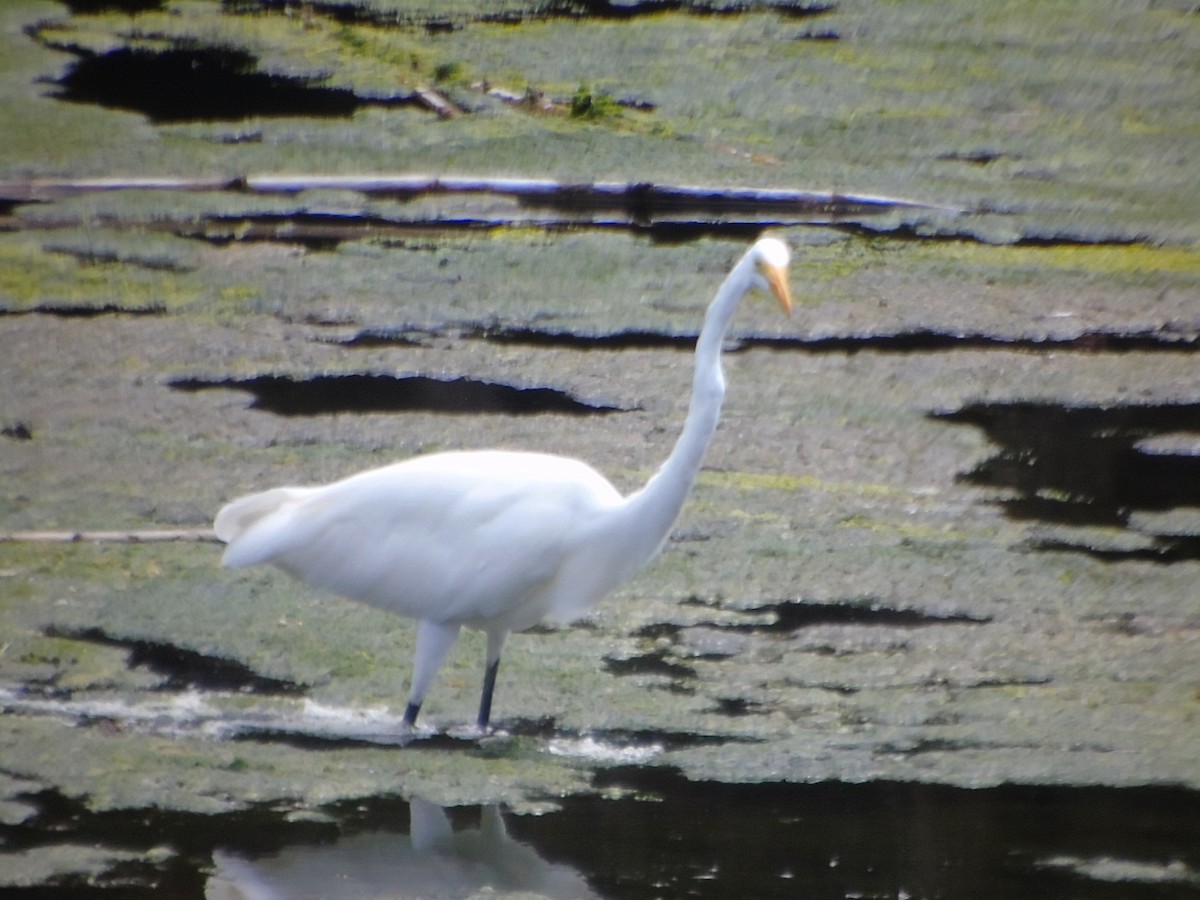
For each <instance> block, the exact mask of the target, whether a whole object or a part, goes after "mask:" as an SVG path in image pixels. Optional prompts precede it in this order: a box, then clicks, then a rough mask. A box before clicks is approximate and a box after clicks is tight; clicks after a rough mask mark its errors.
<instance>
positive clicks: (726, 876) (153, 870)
mask: <svg viewBox="0 0 1200 900" xmlns="http://www.w3.org/2000/svg"><path fill="white" fill-rule="evenodd" d="M398 752H404V751H398ZM595 787H596V789H597V793H596V794H593V795H589V796H579V797H571V798H567V799H566V800H564V801H562V803H561V806H560V808H559V809H558V810H557V811H554V812H549V813H546V814H543V815H540V816H518V815H513V814H510V813H507V812H504V811H501V810H500V809H498V808H496V807H482V808H481V807H464V808H452V809H442V808H440V807H437V806H435V805H434V804H432V803H429V802H427V801H424V800H422V799H420V798H413V799H412V801H411V802H407V801H405V800H403V799H401V798H398V797H377V798H368V799H363V800H356V801H353V802H346V803H342V804H339V805H335V806H331V807H328V808H325V809H322V810H321V811H320V814H319V815H310V816H300V817H297V816H290V815H288V811H287V810H281V809H272V808H255V809H251V810H248V811H244V812H240V813H231V814H225V815H218V816H201V815H194V814H179V813H169V812H163V811H158V810H131V811H118V812H107V813H91V812H89V811H88V810H87V809H86V808H85V807H84V805H83V804H82V803H80V802H78V801H75V800H71V799H68V798H66V797H63V796H62V795H59V794H56V793H53V792H43V793H39V794H35V795H32V796H29V797H26V798H25V799H26V800H27V801H28V802H30V803H32V804H33V806H35V807H36V810H37V812H36V813H35V814H34V815H33V816H32V817H31V818H29V819H28V820H26V821H25V822H23V823H21V824H19V825H11V824H9V825H4V826H0V836H2V837H3V842H4V847H5V851H6V852H8V853H19V852H22V851H28V850H35V849H37V848H42V847H49V846H53V845H56V844H60V843H62V842H63V841H64V840H69V841H71V842H72V843H76V842H78V843H81V844H85V845H93V846H95V847H97V848H103V849H105V850H108V851H110V852H112V853H113V854H114V856H117V855H123V857H124V861H122V862H117V863H115V864H114V865H113V867H112V868H111V869H110V870H109V871H107V872H105V873H103V874H100V875H94V874H93V875H92V876H91V877H90V878H86V879H85V878H83V877H74V878H73V877H71V876H63V877H60V878H59V879H58V880H57V881H56V882H55V883H53V884H43V885H41V886H38V887H32V886H31V887H29V888H28V889H26V890H19V889H14V890H13V891H10V892H6V893H5V896H13V897H40V896H49V895H50V893H52V892H53V891H55V890H59V891H61V890H64V889H71V890H72V891H73V894H72V895H73V896H79V897H114V896H118V897H130V898H134V897H150V896H172V897H179V898H189V897H208V898H218V897H222V898H227V897H247V896H254V897H280V898H283V897H287V898H302V897H377V896H397V895H401V894H402V895H403V896H445V897H454V896H470V895H474V894H475V893H477V892H479V891H496V892H500V893H501V894H504V893H507V892H525V893H527V894H535V895H537V896H543V897H552V898H584V897H607V898H630V900H633V898H638V900H640V898H651V897H682V896H687V897H700V898H733V897H738V898H741V897H758V898H774V897H780V898H784V897H786V898H795V897H802V898H814V897H837V898H844V897H901V896H908V897H956V898H992V897H1035V896H1036V897H1041V898H1056V897H1064V898H1066V897H1081V896H1087V897H1089V898H1132V900H1138V898H1185V897H1196V896H1200V794H1197V793H1196V792H1193V791H1186V790H1182V789H1176V788H1170V787H1143V788H1130V789H1119V788H1099V787H1016V786H1003V787H996V788H990V789H977V790H967V789H961V788H951V787H939V786H931V785H920V784H898V783H889V782H876V783H869V784H841V783H826V784H812V785H799V784H782V783H776V784H747V785H731V784H717V783H703V782H702V783H696V782H689V781H687V780H685V779H684V778H682V777H681V776H679V775H678V774H676V773H675V772H674V771H673V770H670V769H661V768H642V767H630V766H620V767H615V768H610V769H606V770H603V771H601V772H600V773H599V774H598V775H597V776H596V780H595ZM151 851H154V853H151ZM139 852H142V853H145V854H146V860H145V861H141V862H137V861H130V859H129V858H130V856H133V855H136V854H137V853H139Z"/></svg>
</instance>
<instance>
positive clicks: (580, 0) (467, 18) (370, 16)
mask: <svg viewBox="0 0 1200 900" xmlns="http://www.w3.org/2000/svg"><path fill="white" fill-rule="evenodd" d="M97 2H100V0H97ZM123 2H137V0H123ZM144 2H149V0H144ZM505 6H506V7H507V8H504V9H500V10H499V11H496V12H480V13H474V14H472V13H468V12H463V13H460V14H457V15H445V14H440V13H426V14H421V15H414V14H412V13H407V12H403V11H400V10H383V9H379V8H377V7H376V6H373V5H371V4H369V3H365V2H362V0H345V2H340V3H339V2H333V0H324V2H322V0H315V2H310V3H307V4H306V8H307V9H309V10H311V11H312V12H313V13H314V14H317V15H321V16H324V17H326V18H329V19H332V20H334V21H335V22H340V23H341V24H344V25H376V26H381V27H395V26H405V27H421V28H424V29H425V30H426V31H427V32H429V33H430V34H439V33H443V32H448V31H453V30H456V29H459V28H463V27H465V26H466V25H467V24H470V23H481V24H494V25H520V24H522V23H525V22H538V21H546V20H549V19H573V20H585V19H596V20H608V21H614V22H623V21H629V20H631V19H636V18H641V17H645V16H655V15H660V14H662V13H669V12H682V13H691V14H693V15H703V16H715V15H721V16H736V15H744V14H746V13H752V12H770V13H775V14H776V15H779V16H783V17H784V18H791V19H801V18H808V17H811V16H818V15H822V14H824V13H827V12H831V11H832V10H834V9H836V8H837V4H836V3H822V2H802V0H774V2H770V0H768V2H763V0H757V2H755V0H631V2H621V0H617V2H613V0H542V2H537V0H534V2H529V3H526V4H524V6H523V7H522V6H520V5H517V4H511V5H509V4H505ZM225 8H226V9H228V10H230V11H232V12H244V13H249V14H254V13H261V12H262V10H264V9H268V10H279V11H287V10H290V9H291V3H290V0H225Z"/></svg>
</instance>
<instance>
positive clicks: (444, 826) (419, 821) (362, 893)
mask: <svg viewBox="0 0 1200 900" xmlns="http://www.w3.org/2000/svg"><path fill="white" fill-rule="evenodd" d="M409 810H410V813H409V814H410V825H409V833H408V834H407V835H404V834H401V833H398V832H393V831H374V832H367V833H363V834H357V835H353V836H350V837H346V838H344V839H342V840H339V841H337V842H336V843H334V844H332V845H329V846H317V847H314V846H311V845H303V846H294V847H290V848H287V849H284V850H282V851H280V852H279V853H277V854H275V855H273V856H270V857H263V858H257V859H248V858H244V857H241V856H238V855H236V854H234V853H229V852H225V851H222V850H217V851H215V852H214V853H213V868H214V871H213V874H212V875H211V876H210V877H209V880H208V884H207V886H206V889H205V893H204V895H205V897H206V898H207V900H304V898H318V897H320V898H330V900H333V898H351V897H353V898H356V900H369V898H384V897H387V898H417V897H420V898H439V897H445V898H451V897H468V896H471V895H473V894H474V893H476V892H478V891H481V890H485V889H489V890H490V891H491V892H495V895H496V896H503V895H504V894H506V893H535V894H538V895H540V896H543V897H550V898H556V900H583V898H591V897H597V896H599V895H597V894H596V893H594V892H593V891H592V890H591V889H590V888H589V887H588V884H587V882H586V881H585V880H584V878H583V876H582V875H580V874H579V873H578V872H576V871H575V870H574V869H571V868H570V867H569V866H563V865H556V864H554V863H549V862H546V861H545V860H543V859H542V858H541V857H539V856H538V855H537V854H536V853H535V852H534V851H533V850H532V849H531V848H530V847H528V846H526V845H525V844H522V843H519V842H518V841H515V840H513V839H512V838H510V837H509V836H508V831H507V829H506V828H505V826H504V820H503V818H502V817H501V815H500V810H499V809H498V808H496V807H495V806H488V807H484V808H483V809H482V810H481V811H480V825H479V828H477V829H476V828H467V829H462V830H458V831H455V830H454V829H453V828H452V827H451V824H450V819H449V817H448V816H447V815H446V812H445V810H443V809H442V808H441V807H439V806H436V805H434V804H432V803H430V802H428V801H426V800H422V799H420V798H419V797H414V798H413V799H412V801H411V803H410V804H409Z"/></svg>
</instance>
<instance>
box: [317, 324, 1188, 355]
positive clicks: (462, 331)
mask: <svg viewBox="0 0 1200 900" xmlns="http://www.w3.org/2000/svg"><path fill="white" fill-rule="evenodd" d="M698 337H699V332H695V331H688V332H668V331H654V330H641V329H625V330H621V331H612V332H605V333H599V334H586V333H583V334H581V333H579V332H576V331H568V330H561V329H550V328H538V327H535V326H528V325H510V324H501V323H495V322H458V323H450V324H446V325H444V326H440V327H438V328H433V329H431V328H424V327H417V326H411V325H405V326H400V327H398V328H370V329H364V330H362V331H359V332H358V333H356V334H354V335H351V336H349V337H346V338H342V339H340V340H339V341H337V343H338V344H340V345H341V346H346V347H386V346H396V345H400V346H414V345H421V344H423V343H425V342H427V341H429V340H444V339H447V338H453V339H456V340H478V341H486V342H488V343H495V344H513V345H517V346H526V347H538V348H547V349H567V350H582V351H587V350H681V351H685V352H688V353H690V352H692V351H693V350H695V348H696V339H697V338H698ZM754 349H766V350H774V351H778V352H781V353H787V352H794V353H809V354H819V353H843V354H847V355H853V354H856V353H895V354H910V353H911V354H917V353H939V352H946V353H948V352H954V351H970V350H997V351H1003V352H1012V351H1023V352H1042V353H1046V352H1055V353H1059V352H1077V353H1184V354H1190V353H1196V352H1200V334H1196V333H1185V332H1182V331H1179V330H1175V329H1165V328H1164V329H1156V330H1147V331H1138V332H1120V331H1088V332H1084V333H1081V334H1077V335H1071V336H1065V337H1014V336H1006V335H998V334H986V333H983V332H950V331H942V330H939V329H934V328H920V329H913V330H910V331H900V332H895V333H892V334H886V333H885V334H849V335H831V336H822V337H805V336H803V335H801V336H786V337H773V336H755V335H748V336H745V337H733V338H730V339H729V340H728V341H727V342H726V346H725V352H726V353H738V352H741V351H745V350H754Z"/></svg>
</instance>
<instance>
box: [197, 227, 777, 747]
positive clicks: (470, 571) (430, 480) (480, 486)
mask: <svg viewBox="0 0 1200 900" xmlns="http://www.w3.org/2000/svg"><path fill="white" fill-rule="evenodd" d="M787 255H788V254H787V248H786V247H785V246H784V245H783V244H782V243H780V242H779V241H776V240H773V239H770V238H764V239H763V240H761V241H759V242H758V243H757V244H755V246H754V247H753V248H751V250H750V251H749V252H748V253H747V254H746V255H745V256H744V257H743V258H742V260H741V261H739V263H738V264H737V265H736V266H735V267H734V269H733V271H732V272H731V273H730V275H729V277H728V278H727V279H726V281H725V283H724V284H723V285H722V288H721V290H720V292H718V295H717V297H716V299H715V300H714V301H713V302H712V304H711V306H710V307H709V311H708V316H707V318H706V320H705V326H704V329H703V330H702V331H701V335H700V339H699V341H698V343H697V348H696V374H695V380H694V383H693V394H692V403H691V407H690V409H689V412H688V417H687V421H686V422H685V424H684V428H683V433H682V434H681V436H680V438H679V441H678V442H677V444H676V446H675V450H674V451H673V452H672V454H671V456H670V457H669V458H668V459H667V461H666V463H664V465H663V467H662V468H661V469H660V470H659V472H658V473H657V474H656V475H655V476H654V477H653V478H652V479H651V480H650V481H649V482H648V483H647V484H646V486H645V487H644V488H642V489H641V490H639V491H637V492H635V493H633V494H630V495H628V496H622V495H621V493H620V492H619V491H618V490H617V489H616V488H615V487H613V486H612V484H610V483H609V482H608V480H607V479H605V478H604V477H603V476H602V475H601V474H600V473H599V472H597V471H596V470H595V469H593V468H592V467H591V466H588V465H587V464H585V463H583V462H580V461H578V460H574V459H568V458H565V457H561V456H554V455H550V454H543V453H519V452H508V451H499V450H481V451H473V452H454V453H437V454H432V455H429V456H421V457H416V458H414V459H410V460H406V461H404V462H399V463H395V464H393V465H389V466H384V467H382V468H378V469H372V470H369V471H366V472H361V473H359V474H357V475H352V476H350V477H349V478H345V479H343V480H341V481H337V482H334V483H333V484H329V485H324V486H320V487H284V488H276V489H274V490H269V491H266V492H263V493H259V494H252V495H250V496H247V497H243V498H241V499H239V500H235V501H233V502H232V503H230V504H229V505H227V506H226V507H224V508H223V509H222V510H221V511H220V513H218V515H217V518H216V522H215V529H216V532H217V536H218V537H219V538H220V539H221V540H223V541H225V542H226V543H227V544H228V547H227V548H226V551H225V556H224V558H223V563H224V565H227V566H249V565H256V564H259V563H265V562H270V563H273V564H274V565H276V566H278V567H279V568H281V569H284V570H285V571H287V572H289V573H291V574H293V575H295V576H297V577H299V578H301V579H303V580H304V581H307V582H308V583H309V584H312V585H314V586H316V587H321V588H325V589H327V590H330V591H332V592H334V593H336V594H340V595H342V596H344V597H348V598H351V599H354V600H358V601H360V602H363V603H367V604H369V605H371V606H374V607H377V608H379V609H383V610H386V611H388V612H393V613H397V614H400V615H403V616H407V617H409V618H413V619H417V620H418V621H419V622H420V626H419V629H418V634H417V653H416V659H415V661H414V666H413V683H412V686H411V688H410V695H409V705H408V710H407V712H406V714H405V719H406V721H407V722H408V723H409V724H412V723H413V722H414V721H415V719H416V715H417V712H418V710H419V709H420V705H421V702H422V700H423V699H424V696H425V692H426V690H427V689H428V687H429V684H430V682H431V681H432V679H433V676H434V674H435V673H436V671H437V669H438V667H439V666H440V665H441V663H442V661H443V659H444V658H445V655H446V653H447V652H448V651H449V649H450V647H451V645H452V644H453V643H454V640H455V638H456V637H457V635H458V632H459V629H460V628H461V627H462V626H464V625H466V626H468V627H473V628H478V629H480V630H482V631H484V632H485V633H486V634H487V636H488V662H487V669H486V674H485V678H484V690H483V697H482V700H481V703H480V711H479V720H478V722H479V726H480V727H481V728H486V727H487V724H488V720H489V717H490V712H491V698H492V690H493V688H494V684H495V677H496V669H497V666H498V664H499V659H500V651H501V649H502V648H503V644H504V640H505V638H506V637H507V636H508V634H509V633H510V632H512V631H521V630H524V629H526V628H529V627H531V626H533V625H536V624H537V623H539V622H542V621H547V620H550V621H570V620H572V619H575V618H578V617H579V616H581V615H584V614H585V613H587V611H588V610H589V609H591V608H592V607H593V606H594V605H595V604H596V603H597V602H599V601H600V600H601V599H602V598H603V597H604V596H605V595H606V594H608V593H609V592H610V591H611V590H612V589H613V588H615V587H616V586H618V585H619V584H621V583H623V582H624V581H626V580H628V579H629V578H631V577H633V575H634V574H636V573H637V571H638V570H640V569H641V568H642V567H643V566H644V565H645V564H646V563H648V562H649V561H650V560H651V559H653V558H654V556H655V555H656V554H657V553H658V551H659V549H660V548H661V547H662V544H663V543H664V542H665V540H666V537H667V535H668V533H669V531H670V528H671V525H672V523H673V522H674V521H675V518H676V516H677V515H678V514H679V511H680V509H681V508H682V506H683V502H684V500H685V499H686V496H687V493H688V491H689V489H690V488H691V485H692V482H693V480H694V479H695V475H696V472H697V471H698V470H699V467H700V461H701V458H702V457H703V453H704V450H705V448H706V447H707V445H708V443H709V441H710V439H711V437H712V434H713V432H714V431H715V429H716V424H717V418H718V416H719V412H720V405H721V400H722V397H723V395H724V379H723V377H722V375H721V370H720V353H721V344H722V341H723V339H724V335H725V331H726V329H727V327H728V324H729V320H730V318H731V316H732V314H733V311H734V309H735V308H736V306H737V303H738V301H739V300H740V299H741V297H742V295H744V294H745V293H746V292H747V291H748V290H750V289H751V288H753V287H759V288H769V289H770V290H772V291H773V292H774V293H775V294H776V296H777V297H778V298H779V300H780V302H781V303H782V304H784V306H785V308H787V307H789V306H790V295H789V294H788V292H787V285H786V280H785V270H786V266H787Z"/></svg>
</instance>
